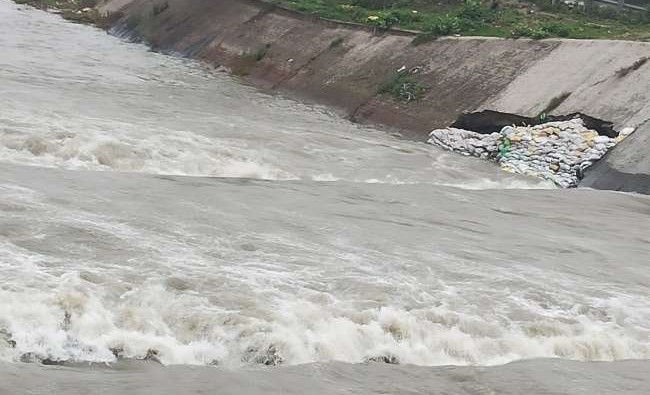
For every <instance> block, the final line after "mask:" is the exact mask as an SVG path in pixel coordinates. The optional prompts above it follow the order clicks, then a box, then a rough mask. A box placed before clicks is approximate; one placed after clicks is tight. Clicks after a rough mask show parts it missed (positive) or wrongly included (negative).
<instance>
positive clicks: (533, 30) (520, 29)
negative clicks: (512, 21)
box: [511, 24, 551, 40]
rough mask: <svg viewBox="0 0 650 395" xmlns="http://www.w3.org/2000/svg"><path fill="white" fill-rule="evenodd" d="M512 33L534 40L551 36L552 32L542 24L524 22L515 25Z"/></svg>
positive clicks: (515, 35)
mask: <svg viewBox="0 0 650 395" xmlns="http://www.w3.org/2000/svg"><path fill="white" fill-rule="evenodd" d="M511 35H512V37H514V38H519V37H528V38H532V39H534V40H541V39H543V38H548V37H551V33H550V32H548V31H547V30H545V29H544V28H543V27H541V26H528V25H523V24H521V25H517V26H515V27H514V28H513V29H512V32H511Z"/></svg>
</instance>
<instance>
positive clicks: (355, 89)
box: [101, 0, 650, 186]
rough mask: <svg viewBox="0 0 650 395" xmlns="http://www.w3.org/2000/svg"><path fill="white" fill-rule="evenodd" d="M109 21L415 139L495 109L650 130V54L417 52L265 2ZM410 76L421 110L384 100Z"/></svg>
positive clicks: (489, 44) (518, 44)
mask: <svg viewBox="0 0 650 395" xmlns="http://www.w3.org/2000/svg"><path fill="white" fill-rule="evenodd" d="M101 9H102V10H104V11H112V12H117V10H119V12H120V13H122V15H121V17H120V18H118V19H117V22H116V23H115V25H114V27H113V32H114V33H115V34H119V35H123V36H127V37H130V38H133V39H142V40H144V41H146V42H148V43H149V44H151V45H152V46H153V47H154V48H156V49H157V50H161V51H167V52H173V53H177V54H181V55H183V56H187V57H191V58H196V59H200V60H203V61H206V62H209V63H212V64H216V65H222V66H224V67H227V68H229V69H231V70H232V71H233V72H234V73H236V74H238V75H240V76H241V77H242V78H243V79H244V80H246V81H248V82H250V83H253V84H254V85H257V86H259V87H261V88H263V89H267V90H271V91H278V92H283V93H286V94H289V95H291V96H294V97H298V98H300V99H303V100H308V101H313V102H317V103H320V104H325V105H328V106H331V107H333V108H336V109H338V110H339V111H340V112H341V113H343V114H345V115H346V116H348V117H349V118H351V119H353V120H355V121H357V122H362V123H368V124H376V125H381V126H383V127H386V128H390V129H394V130H396V131H398V132H400V133H402V134H403V135H405V136H408V137H411V138H416V139H421V140H424V139H425V138H426V136H427V134H428V132H429V131H431V130H432V129H434V128H436V127H442V126H447V125H449V124H450V123H452V122H453V121H454V120H455V119H456V118H457V117H458V116H459V115H460V114H461V113H462V112H464V111H475V110H483V109H490V110H497V111H502V112H506V113H514V114H520V115H523V116H528V117H536V116H538V115H539V114H540V113H543V112H547V113H549V114H558V115H561V114H569V113H575V112H581V113H584V114H588V115H590V116H593V117H597V118H600V119H604V120H609V121H612V122H613V123H614V127H615V128H617V129H620V128H623V127H637V126H639V125H641V124H643V123H644V122H646V121H647V120H648V119H650V62H644V61H643V59H646V58H647V57H650V43H641V42H625V41H609V40H608V41H605V40H602V41H599V40H542V41H531V40H523V39H522V40H504V39H493V38H463V37H457V38H456V37H450V38H440V39H438V40H436V41H433V42H430V43H426V44H422V45H419V46H414V45H412V43H411V41H412V40H413V34H410V33H408V32H392V33H390V34H389V33H386V32H377V31H373V30H372V29H369V28H365V27H359V26H353V25H349V24H343V23H335V22H331V21H323V20H317V19H314V18H312V17H310V16H305V15H301V14H299V13H296V12H293V11H287V10H284V9H280V8H277V7H274V6H272V5H270V4H268V3H264V2H261V1H259V0H108V1H107V2H106V4H105V5H104V6H103V7H102V8H101ZM403 67H405V68H406V70H410V71H412V73H411V75H410V78H411V81H412V82H413V83H414V84H416V85H417V87H418V88H424V89H423V90H424V92H423V94H422V95H421V97H420V98H419V99H418V100H414V101H410V102H405V101H404V100H400V99H396V98H395V97H394V96H393V95H390V94H379V93H378V92H379V91H380V88H381V87H382V85H384V86H385V85H386V83H387V82H390V81H391V80H393V79H394V76H395V73H396V70H398V69H401V68H403ZM639 132H640V133H643V134H647V132H646V131H645V130H639ZM641 137H643V136H641ZM616 155H617V154H616V152H614V153H612V154H611V155H610V158H611V157H615V156H616ZM648 170H650V169H648ZM592 185H595V186H597V185H598V184H592Z"/></svg>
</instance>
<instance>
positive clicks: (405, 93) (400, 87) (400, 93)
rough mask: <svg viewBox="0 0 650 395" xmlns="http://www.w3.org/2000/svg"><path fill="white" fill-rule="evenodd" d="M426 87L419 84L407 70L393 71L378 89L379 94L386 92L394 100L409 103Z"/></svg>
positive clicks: (420, 94) (416, 98)
mask: <svg viewBox="0 0 650 395" xmlns="http://www.w3.org/2000/svg"><path fill="white" fill-rule="evenodd" d="M426 91H427V88H426V87H425V86H424V85H422V84H420V83H419V82H418V81H417V80H416V78H415V77H414V76H413V75H412V74H410V73H409V72H408V71H402V72H395V73H394V74H393V75H392V76H391V77H390V78H389V79H388V80H386V82H384V83H383V84H382V85H381V86H380V87H379V90H378V93H379V94H388V95H391V96H392V97H393V99H394V100H396V101H401V102H404V103H409V102H412V101H415V100H418V99H420V98H421V97H422V96H424V94H425V93H426Z"/></svg>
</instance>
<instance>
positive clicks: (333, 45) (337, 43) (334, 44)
mask: <svg viewBox="0 0 650 395" xmlns="http://www.w3.org/2000/svg"><path fill="white" fill-rule="evenodd" d="M341 44H343V37H338V38H335V39H334V40H332V42H331V43H330V48H336V47H338V46H340V45H341Z"/></svg>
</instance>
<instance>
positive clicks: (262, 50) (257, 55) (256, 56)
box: [244, 43, 271, 62]
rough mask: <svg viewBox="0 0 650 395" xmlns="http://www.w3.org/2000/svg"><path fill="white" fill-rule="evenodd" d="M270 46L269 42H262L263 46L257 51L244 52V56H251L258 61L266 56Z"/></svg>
mask: <svg viewBox="0 0 650 395" xmlns="http://www.w3.org/2000/svg"><path fill="white" fill-rule="evenodd" d="M270 48H271V44H268V43H267V44H264V46H263V47H262V48H260V49H258V50H257V51H255V52H253V53H245V54H244V57H247V58H251V59H253V60H255V61H256V62H259V61H260V60H262V59H264V58H265V57H266V54H268V53H269V49H270Z"/></svg>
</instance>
